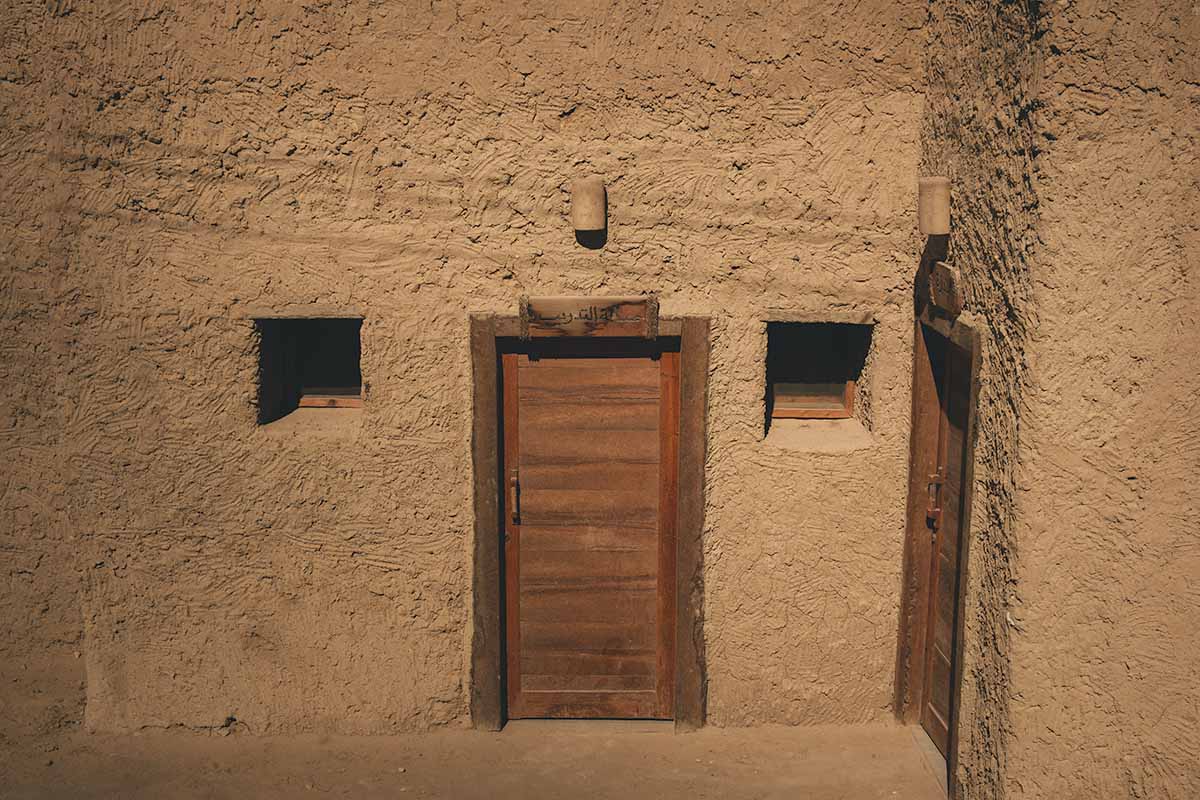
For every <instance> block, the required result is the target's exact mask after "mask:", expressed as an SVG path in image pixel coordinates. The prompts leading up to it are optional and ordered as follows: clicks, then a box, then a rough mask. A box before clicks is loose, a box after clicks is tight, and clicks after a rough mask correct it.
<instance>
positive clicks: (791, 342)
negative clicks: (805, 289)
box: [766, 322, 871, 430]
mask: <svg viewBox="0 0 1200 800" xmlns="http://www.w3.org/2000/svg"><path fill="white" fill-rule="evenodd" d="M870 348H871V326H870V325H852V324H848V323H838V322H771V323H768V324H767V418H766V427H767V429H768V430H769V429H770V427H771V420H772V419H847V418H849V417H851V416H853V415H854V392H855V389H856V386H857V384H858V381H859V379H860V378H861V377H862V371H863V367H864V366H865V365H866V362H867V351H868V350H870Z"/></svg>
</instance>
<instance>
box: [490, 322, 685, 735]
mask: <svg viewBox="0 0 1200 800" xmlns="http://www.w3.org/2000/svg"><path fill="white" fill-rule="evenodd" d="M614 341H615V340H606V341H595V340H592V341H588V340H579V341H577V342H572V341H565V340H556V341H551V342H547V343H544V344H543V343H532V344H527V345H525V346H523V347H521V348H520V351H519V352H509V353H505V354H504V355H503V356H502V364H501V367H502V373H503V375H502V380H503V394H504V401H503V415H504V431H503V442H504V458H503V462H504V463H503V474H502V477H503V481H504V487H505V492H504V495H505V496H504V502H503V506H504V512H503V513H504V523H505V542H504V556H505V562H504V568H505V576H504V578H505V579H504V585H505V626H506V630H505V642H506V647H507V658H506V670H507V672H506V681H507V699H508V716H509V718H513V719H515V718H521V717H565V718H605V717H618V718H660V719H669V718H670V717H671V716H672V708H673V704H674V697H673V691H674V671H675V626H674V620H675V511H676V509H675V505H676V481H677V466H678V438H679V437H678V425H679V422H678V420H679V353H678V351H677V349H676V350H675V351H671V350H669V349H666V348H664V347H662V346H660V345H659V344H657V343H647V342H628V343H614Z"/></svg>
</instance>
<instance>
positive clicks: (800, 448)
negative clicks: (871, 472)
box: [765, 419, 875, 453]
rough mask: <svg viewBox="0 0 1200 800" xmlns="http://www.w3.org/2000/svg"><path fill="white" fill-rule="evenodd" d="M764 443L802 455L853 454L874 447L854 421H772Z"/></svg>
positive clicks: (873, 438)
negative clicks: (802, 453) (801, 453)
mask: <svg viewBox="0 0 1200 800" xmlns="http://www.w3.org/2000/svg"><path fill="white" fill-rule="evenodd" d="M765 441H766V443H767V444H768V445H771V446H773V447H778V448H779V449H780V450H793V451H797V452H804V453H852V452H854V451H855V450H866V449H867V448H869V447H871V446H872V445H874V444H875V437H874V436H872V435H871V432H870V431H869V430H867V429H866V428H864V427H863V425H862V423H861V422H859V421H858V420H856V419H773V420H771V429H770V430H769V431H767V438H766V440H765Z"/></svg>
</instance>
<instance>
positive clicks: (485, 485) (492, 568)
mask: <svg viewBox="0 0 1200 800" xmlns="http://www.w3.org/2000/svg"><path fill="white" fill-rule="evenodd" d="M470 325H471V330H470V337H471V383H472V395H473V398H474V413H473V415H472V419H471V461H472V465H473V469H474V488H475V497H474V506H475V546H474V559H475V560H474V564H473V572H472V577H473V582H474V586H473V588H472V618H473V623H474V626H473V628H472V631H471V724H472V725H473V726H474V727H475V728H479V729H483V730H493V731H495V730H500V728H501V727H502V726H503V725H504V704H503V694H502V688H503V687H502V683H501V653H502V649H503V648H502V646H501V633H500V632H501V630H502V621H501V613H500V612H501V608H500V599H501V591H500V530H499V522H500V510H499V497H500V489H499V483H498V477H499V472H500V465H499V431H498V430H497V428H498V425H497V423H498V421H499V410H498V408H497V374H496V336H495V318H494V317H492V316H472V317H471V322H470Z"/></svg>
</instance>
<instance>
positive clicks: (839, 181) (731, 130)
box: [4, 0, 925, 733]
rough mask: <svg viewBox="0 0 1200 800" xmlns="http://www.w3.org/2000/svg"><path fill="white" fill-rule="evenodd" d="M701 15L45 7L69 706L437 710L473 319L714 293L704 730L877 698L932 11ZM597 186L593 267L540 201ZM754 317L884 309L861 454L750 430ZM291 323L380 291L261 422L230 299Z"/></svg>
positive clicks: (756, 406) (807, 716) (47, 464)
mask: <svg viewBox="0 0 1200 800" xmlns="http://www.w3.org/2000/svg"><path fill="white" fill-rule="evenodd" d="M725 8H726V6H725V4H718V3H709V4H700V5H699V6H697V5H696V4H695V3H688V4H683V3H672V4H667V5H665V6H663V7H662V8H661V9H659V10H658V11H657V12H656V13H647V9H646V7H645V6H644V4H641V3H610V4H604V5H603V6H591V7H588V8H580V7H578V5H577V4H574V3H561V2H557V3H555V2H546V3H530V4H526V5H520V6H518V5H516V4H513V5H509V6H502V7H499V8H497V7H496V5H495V4H483V3H479V4H470V3H468V4H462V5H460V6H458V7H451V6H449V5H442V4H433V5H432V6H430V5H425V6H420V7H418V6H416V5H412V4H404V5H401V4H380V3H368V2H356V3H350V4H316V5H314V4H307V5H302V4H296V3H291V2H283V0H276V1H275V2H260V3H241V2H233V0H230V2H227V3H224V4H215V5H201V4H196V5H195V6H194V7H191V8H189V9H187V10H184V9H181V8H179V4H175V3H167V2H150V3H146V2H138V3H132V2H112V1H111V0H110V1H107V2H84V0H78V1H72V0H62V1H61V2H58V3H54V4H51V5H50V8H49V10H48V11H47V10H46V8H45V7H41V8H39V9H33V8H32V7H31V8H30V9H29V14H30V17H31V18H36V20H37V24H38V25H39V26H41V28H42V29H43V32H44V36H45V37H47V39H46V40H47V41H48V42H51V43H52V46H48V47H45V48H42V49H40V50H36V51H31V53H30V56H29V57H30V59H33V60H35V61H37V62H38V63H39V64H40V65H41V68H42V69H45V70H50V69H54V70H55V71H56V82H55V87H56V88H55V90H54V91H52V92H51V93H52V94H53V96H54V97H55V98H57V100H58V101H60V102H61V103H62V104H63V106H64V108H69V109H70V113H69V114H66V115H65V116H64V120H65V125H64V128H63V131H62V142H63V145H62V147H63V153H62V156H61V158H58V159H51V162H50V164H49V165H48V169H50V170H51V172H52V171H53V169H55V168H58V169H60V170H69V178H70V180H69V181H66V182H63V183H62V185H63V186H65V187H68V188H67V190H66V197H65V198H64V199H65V200H66V202H65V204H64V208H63V213H62V218H63V219H64V220H67V221H69V223H70V227H71V230H70V235H69V237H68V239H67V241H68V242H69V245H70V253H69V257H65V258H64V265H63V267H62V272H63V275H62V279H61V281H60V284H61V286H60V288H59V290H58V293H56V294H54V295H53V296H52V297H53V299H54V300H55V301H56V303H57V304H52V303H50V301H49V299H47V300H46V301H45V311H44V312H43V313H44V314H54V313H58V314H60V315H65V316H68V317H69V319H68V320H66V322H64V325H63V326H60V327H58V328H49V329H47V333H48V335H50V334H51V333H52V332H53V331H57V332H58V333H59V340H58V341H59V344H60V346H62V347H63V348H66V347H67V345H68V344H69V345H71V347H70V353H71V358H70V360H69V363H68V364H67V365H66V366H63V365H47V370H46V372H45V373H44V374H45V375H46V376H48V378H47V379H52V380H54V381H58V382H59V383H60V384H61V389H60V399H59V401H58V407H59V408H60V409H62V411H61V417H60V418H59V419H57V420H56V421H55V424H54V425H51V424H49V422H47V424H46V426H44V427H43V428H39V430H44V431H45V432H46V435H52V432H53V431H59V432H60V433H59V447H58V449H57V451H47V452H45V453H43V454H40V455H39V456H38V458H37V459H36V464H37V465H38V468H39V469H50V470H51V474H52V475H57V476H59V479H60V480H61V479H62V476H69V478H70V492H69V494H68V495H67V501H68V502H69V503H70V505H71V507H72V508H73V509H74V512H73V516H72V519H71V525H70V531H71V532H72V534H73V535H75V536H76V537H77V541H76V543H75V544H74V545H73V547H72V550H71V554H72V559H71V560H70V561H69V562H66V563H63V564H61V565H59V568H60V569H61V572H62V574H63V575H67V576H69V575H70V574H71V573H72V570H78V571H79V572H81V573H83V576H84V579H83V592H82V595H81V597H80V599H79V602H78V606H77V608H79V609H81V610H82V615H83V619H82V624H83V629H84V631H85V647H84V651H85V658H84V661H85V662H86V668H87V686H88V689H87V722H88V724H89V725H90V726H91V727H93V728H97V729H118V730H128V729H139V728H143V727H164V726H174V725H183V726H190V727H194V728H204V727H208V726H217V725H224V724H226V721H227V720H228V718H229V717H234V718H236V719H237V720H238V723H237V724H239V725H242V726H245V728H246V729H248V730H250V731H252V732H254V733H266V732H277V731H288V730H305V729H321V730H330V731H347V732H352V731H356V732H366V731H371V732H382V731H388V730H396V729H402V728H423V727H428V726H432V725H438V724H444V723H454V724H463V723H464V722H465V720H466V713H467V712H466V697H467V686H466V685H465V682H466V677H465V676H466V675H467V669H466V664H467V651H466V646H467V642H468V641H469V639H468V634H467V630H466V624H467V620H468V612H467V609H468V608H469V605H470V603H469V600H470V583H469V576H470V569H469V563H468V554H469V553H470V552H471V542H470V538H469V537H470V535H471V533H470V532H471V530H472V524H471V523H472V521H471V503H470V458H469V443H468V431H469V420H470V416H469V409H470V402H471V399H470V397H469V396H468V395H469V388H468V387H469V385H470V384H469V376H468V374H467V372H468V352H467V314H468V312H469V311H484V310H492V311H500V312H505V313H512V312H513V311H514V310H515V308H516V298H517V297H518V295H520V294H521V293H525V292H528V293H535V294H536V293H559V292H563V293H584V292H593V293H597V294H612V293H629V292H638V291H643V290H657V291H659V292H661V293H662V295H663V298H664V304H663V305H664V312H665V313H668V314H671V313H701V314H711V315H713V316H714V318H715V333H714V350H713V371H712V381H713V382H712V391H711V401H710V431H711V445H710V453H709V463H708V480H709V485H710V487H711V491H710V494H709V504H710V506H709V514H708V528H707V530H706V565H707V574H706V580H707V582H708V586H707V592H706V597H707V600H708V603H709V605H708V609H707V610H708V620H707V636H708V644H709V666H710V670H711V676H710V677H711V681H710V685H709V710H710V714H711V719H712V721H713V722H714V723H717V724H749V723H756V722H831V721H850V720H865V719H880V718H886V717H887V716H889V714H890V711H889V708H888V703H889V700H890V694H891V682H892V661H893V653H894V636H895V628H896V610H897V609H896V606H897V588H898V585H899V574H898V573H899V567H900V553H901V540H902V533H903V519H902V513H903V512H902V509H903V507H904V503H903V488H904V485H905V469H906V462H907V433H906V431H907V417H908V411H909V403H908V377H907V374H908V361H909V352H910V351H909V348H910V346H911V343H910V342H909V326H910V324H911V309H910V302H909V296H910V292H911V277H910V276H911V273H912V271H913V268H914V266H915V264H916V259H917V255H918V253H917V237H916V236H915V232H914V231H913V228H914V226H913V222H912V208H913V206H914V204H915V198H914V196H913V194H914V187H915V181H914V177H915V174H916V166H917V160H918V155H919V147H918V128H919V125H918V116H919V113H920V108H921V104H920V95H919V94H918V92H919V83H920V73H921V57H920V52H919V50H920V45H921V43H922V42H923V35H922V32H921V30H920V29H921V25H922V23H923V21H924V18H925V9H924V7H923V5H922V4H920V3H917V2H906V3H895V2H882V1H881V0H880V1H878V2H869V3H829V4H813V5H810V6H806V7H797V6H796V4H793V3H766V2H763V3H754V4H748V5H746V6H744V7H742V8H740V9H739V10H738V13H736V14H731V13H729V12H728V11H725V10H722V9H725ZM5 91H12V90H11V89H7V88H6V89H5ZM31 113H34V114H36V113H38V112H37V111H36V110H34V111H31ZM9 124H10V123H9V122H8V121H7V118H6V122H5V125H6V126H8V125H9ZM7 130H9V128H6V131H7ZM590 170H597V171H599V172H601V173H603V174H604V175H605V176H606V179H607V181H608V187H609V193H610V199H611V217H610V223H611V228H610V236H609V244H608V246H607V247H606V248H605V249H603V250H601V251H588V250H584V249H582V248H580V247H578V246H577V245H576V244H575V243H574V240H573V236H572V233H571V231H570V229H569V226H568V225H567V223H566V219H565V211H566V199H567V198H566V194H565V186H566V185H567V183H568V181H569V180H570V178H572V177H574V176H575V175H577V174H579V173H582V172H585V171H590ZM14 199H15V200H16V202H14V203H13V205H14V207H15V206H17V205H19V203H20V201H21V200H22V199H25V198H24V196H23V195H21V194H20V193H19V192H18V193H17V195H16V197H15V198H14ZM27 199H29V200H33V201H36V200H37V199H38V198H36V197H33V196H30V197H29V198H27ZM30 252H35V248H33V247H32V246H31V248H30ZM48 286H49V283H48V282H47V281H45V280H44V279H42V282H41V283H39V284H38V286H37V288H38V290H39V291H45V290H47V288H48ZM47 297H50V296H49V295H47ZM769 309H782V310H783V311H786V312H808V313H810V314H815V315H817V316H820V315H824V314H831V313H833V312H837V313H840V314H846V313H853V314H870V315H874V316H875V318H876V319H877V320H878V324H877V325H876V330H875V350H874V353H873V355H872V360H871V370H870V373H869V381H868V383H869V386H867V387H866V390H867V391H868V392H869V393H870V400H871V419H872V424H873V434H872V435H873V437H874V438H873V439H872V440H871V441H870V443H869V446H867V447H865V448H862V449H856V450H853V451H851V452H844V453H820V454H814V453H808V452H798V451H796V450H794V449H784V448H781V447H779V446H778V445H776V444H775V443H773V442H770V441H768V442H764V441H763V434H762V397H763V352H762V350H763V347H764V343H765V325H764V320H766V319H770V318H772V317H773V316H774V315H775V314H776V313H781V312H772V311H770V310H769ZM304 310H309V311H313V310H324V311H337V310H341V311H358V312H361V313H363V314H364V315H365V317H366V320H365V322H364V326H363V375H364V380H365V381H366V384H367V397H368V400H367V404H366V407H365V408H364V409H363V411H362V413H361V415H358V417H357V418H355V417H354V415H353V414H351V415H350V416H351V419H350V420H349V421H347V420H344V419H339V421H337V422H334V423H331V424H329V425H326V426H324V429H323V430H320V431H315V430H301V429H299V426H297V425H294V424H292V425H287V424H285V425H280V426H276V427H272V428H265V429H260V428H257V427H256V426H255V409H254V395H255V368H256V361H255V359H256V355H255V348H256V342H255V340H254V331H253V326H252V324H251V322H250V319H251V318H252V317H253V316H254V315H255V314H257V313H264V312H268V313H283V312H293V313H302V312H303V311H304ZM67 323H69V326H68V325H67ZM323 419H330V418H328V417H326V418H323ZM293 422H294V421H293ZM22 435H24V434H22ZM29 441H30V442H31V443H32V442H34V441H35V438H34V437H33V434H32V432H31V435H30V438H29ZM54 469H58V470H60V471H59V472H54ZM64 483H65V481H64ZM37 496H39V497H45V496H46V495H44V494H38V495H37ZM20 525H21V527H20V530H19V531H18V534H19V535H20V536H24V535H25V534H26V533H27V532H29V531H31V530H32V529H33V528H34V527H35V524H34V523H33V522H29V523H26V522H24V521H22V522H21V523H20ZM25 540H27V539H23V541H25ZM47 569H50V567H49V566H48V567H47ZM70 585H71V584H70V583H69V582H67V583H64V586H68V587H69V586H70ZM29 596H30V595H18V594H12V593H6V594H5V601H4V602H5V603H6V611H7V610H12V611H13V612H14V613H18V614H19V613H22V612H23V610H24V609H25V607H26V605H27V602H26V601H25V600H23V599H22V598H26V597H29ZM6 635H7V634H6ZM13 641H16V642H19V641H21V637H20V635H14V636H13Z"/></svg>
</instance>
